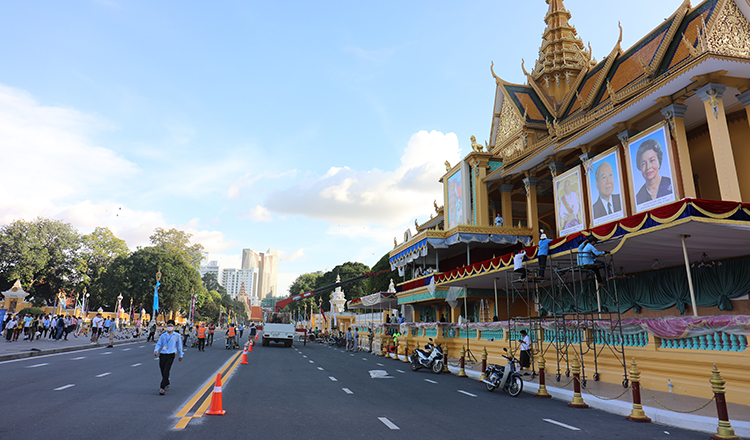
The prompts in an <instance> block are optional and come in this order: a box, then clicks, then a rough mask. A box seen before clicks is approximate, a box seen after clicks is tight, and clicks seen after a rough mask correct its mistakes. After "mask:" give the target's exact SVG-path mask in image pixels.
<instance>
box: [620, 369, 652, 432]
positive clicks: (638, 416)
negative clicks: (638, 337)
mask: <svg viewBox="0 0 750 440" xmlns="http://www.w3.org/2000/svg"><path fill="white" fill-rule="evenodd" d="M629 373H630V383H631V385H632V387H633V410H632V411H630V415H629V416H627V417H625V418H626V419H628V420H630V421H631V422H644V423H648V422H650V421H651V419H650V418H648V417H646V413H645V412H643V405H641V372H640V371H639V370H638V365H636V363H635V358H633V362H632V363H631V364H630V371H629Z"/></svg>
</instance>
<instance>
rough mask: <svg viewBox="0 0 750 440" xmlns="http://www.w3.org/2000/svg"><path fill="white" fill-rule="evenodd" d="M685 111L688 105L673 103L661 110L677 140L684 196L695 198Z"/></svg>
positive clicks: (678, 161)
mask: <svg viewBox="0 0 750 440" xmlns="http://www.w3.org/2000/svg"><path fill="white" fill-rule="evenodd" d="M685 111H687V106H686V105H682V104H671V105H668V106H667V107H664V108H663V109H662V110H661V114H662V115H664V118H665V119H666V120H667V122H669V129H670V131H671V132H672V136H673V137H674V139H675V141H677V163H678V164H679V165H680V176H681V178H682V191H683V193H682V197H691V198H695V196H696V195H695V181H694V180H693V165H692V162H691V161H690V150H689V149H688V141H687V134H686V133H685Z"/></svg>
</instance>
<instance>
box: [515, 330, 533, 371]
mask: <svg viewBox="0 0 750 440" xmlns="http://www.w3.org/2000/svg"><path fill="white" fill-rule="evenodd" d="M518 342H520V343H521V370H523V369H524V368H529V367H530V366H531V338H530V337H529V335H528V333H527V332H526V330H521V339H519V340H518Z"/></svg>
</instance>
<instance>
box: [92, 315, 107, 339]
mask: <svg viewBox="0 0 750 440" xmlns="http://www.w3.org/2000/svg"><path fill="white" fill-rule="evenodd" d="M103 327H104V318H102V314H101V313H97V314H96V317H94V319H92V320H91V343H92V344H98V343H99V335H101V334H102V328H103Z"/></svg>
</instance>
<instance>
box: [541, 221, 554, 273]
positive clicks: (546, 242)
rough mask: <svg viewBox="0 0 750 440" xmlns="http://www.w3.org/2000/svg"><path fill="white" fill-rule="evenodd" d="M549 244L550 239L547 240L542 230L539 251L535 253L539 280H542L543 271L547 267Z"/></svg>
mask: <svg viewBox="0 0 750 440" xmlns="http://www.w3.org/2000/svg"><path fill="white" fill-rule="evenodd" d="M551 242H552V239H551V238H547V234H545V233H544V229H542V235H540V236H539V250H538V251H537V259H538V260H539V277H540V278H544V269H545V268H546V267H547V256H548V255H549V244H550V243H551Z"/></svg>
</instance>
